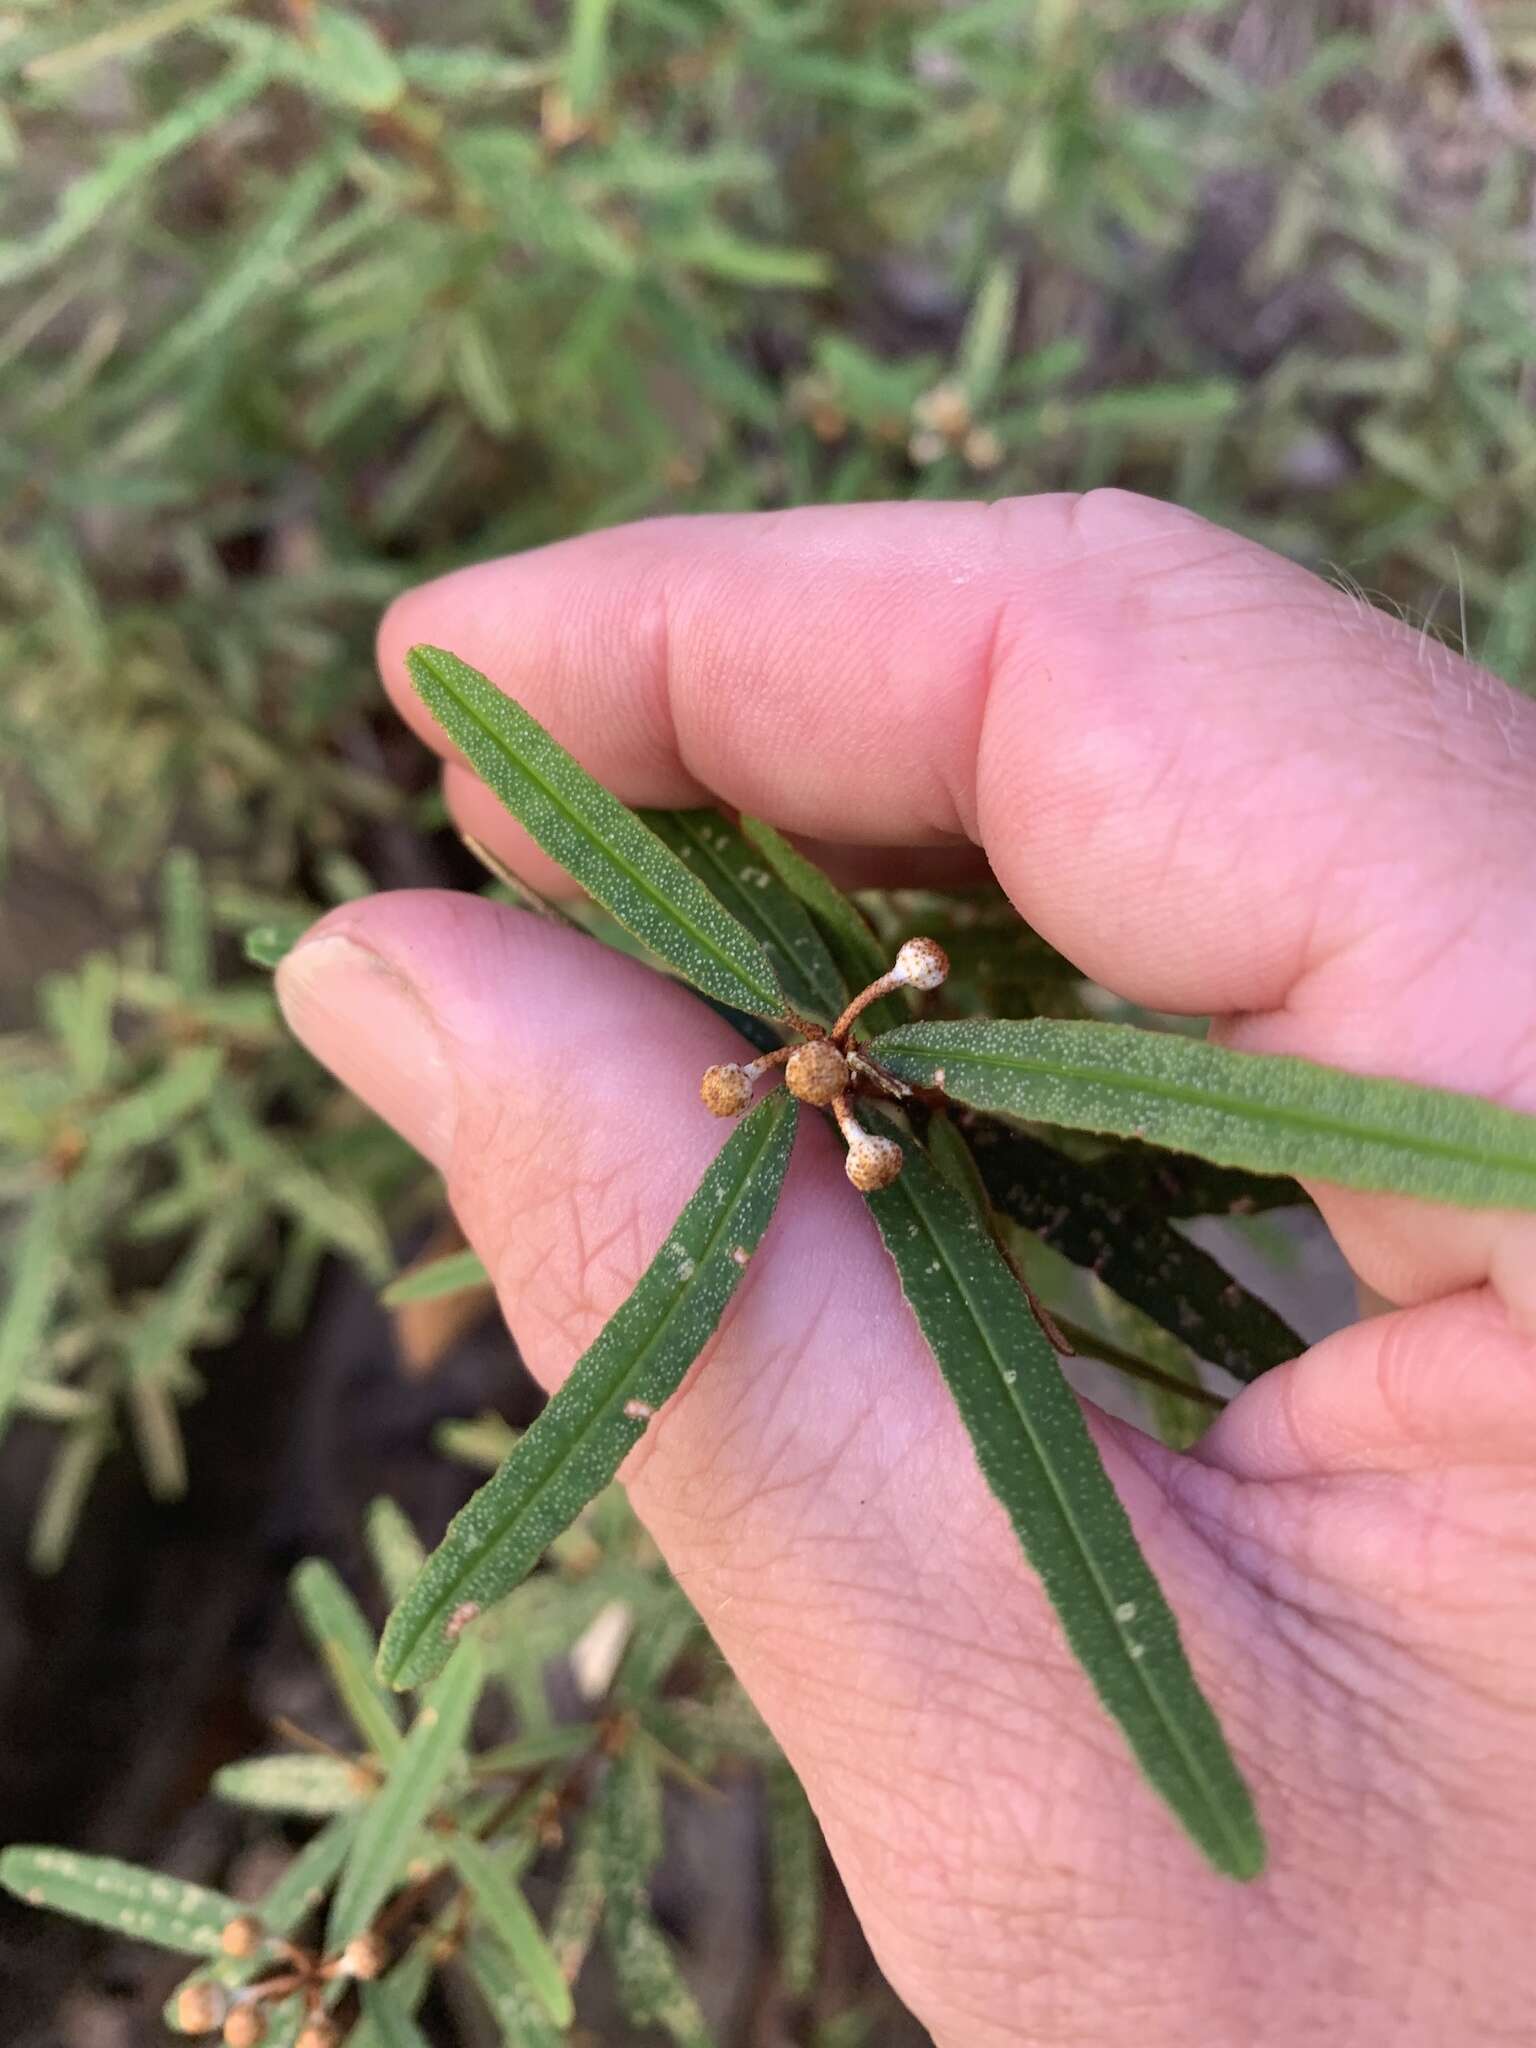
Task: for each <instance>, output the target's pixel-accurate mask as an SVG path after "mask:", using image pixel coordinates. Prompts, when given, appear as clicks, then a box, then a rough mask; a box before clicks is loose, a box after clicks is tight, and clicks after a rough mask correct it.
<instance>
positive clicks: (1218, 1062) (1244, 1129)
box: [879, 1017, 1536, 1209]
mask: <svg viewBox="0 0 1536 2048" xmlns="http://www.w3.org/2000/svg"><path fill="white" fill-rule="evenodd" d="M879 1047H880V1059H881V1061H882V1062H883V1063H884V1064H885V1065H886V1066H887V1067H889V1068H890V1070H891V1072H892V1073H894V1074H897V1075H899V1076H900V1077H901V1079H902V1080H904V1081H915V1082H918V1083H919V1084H921V1085H925V1086H928V1087H938V1088H941V1089H942V1090H943V1092H944V1093H945V1094H946V1095H948V1096H950V1097H952V1098H953V1100H955V1101H957V1102H964V1103H968V1104H969V1105H970V1106H971V1108H973V1109H984V1110H990V1111H992V1112H993V1113H995V1114H998V1115H1003V1116H1016V1117H1022V1118H1024V1119H1026V1120H1028V1121H1029V1122H1032V1123H1043V1124H1060V1125H1063V1126H1065V1127H1067V1128H1070V1129H1073V1130H1080V1131H1100V1132H1104V1133H1111V1134H1114V1135H1116V1136H1119V1137H1130V1138H1145V1139H1147V1140H1149V1141H1150V1142H1151V1143H1153V1144H1156V1145H1166V1146H1168V1147H1169V1148H1170V1149H1171V1150H1173V1151H1176V1152H1194V1153H1198V1154H1199V1155H1200V1156H1201V1157H1202V1158H1206V1159H1211V1160H1214V1161H1215V1162H1216V1164H1217V1165H1218V1166H1239V1167H1244V1168H1246V1169H1248V1170H1249V1171H1250V1172H1257V1173H1287V1174H1294V1175H1296V1176H1297V1177H1298V1178H1307V1179H1311V1180H1320V1181H1332V1182H1334V1183H1336V1184H1337V1185H1338V1186H1340V1187H1354V1188H1370V1189H1375V1190H1381V1191H1384V1192H1393V1193H1397V1194H1404V1195H1419V1196H1422V1197H1423V1198H1424V1199H1425V1200H1426V1201H1438V1202H1459V1203H1465V1204H1469V1205H1471V1206H1474V1207H1482V1208H1510V1209H1536V1116H1523V1115H1521V1114H1520V1113H1519V1112H1518V1111H1517V1110H1512V1109H1503V1108H1500V1107H1499V1106H1498V1105H1497V1104H1496V1103H1492V1102H1484V1101H1481V1100H1480V1099H1479V1098H1478V1097H1477V1096H1475V1095H1458V1094H1453V1093H1451V1092H1450V1090H1448V1089H1443V1088H1417V1087H1414V1086H1412V1085H1411V1084H1410V1083H1408V1082H1406V1081H1390V1080H1383V1079H1379V1078H1377V1077H1374V1076H1367V1075H1363V1074H1347V1073H1343V1072H1341V1071H1340V1070H1339V1069H1338V1068H1335V1067H1320V1066H1314V1065H1313V1063H1312V1062H1311V1061H1310V1060H1300V1059H1289V1058H1279V1057H1272V1056H1270V1055H1268V1054H1261V1053H1247V1052H1229V1051H1228V1050H1227V1049H1226V1048H1225V1047H1224V1046H1219V1045H1209V1044H1207V1043H1206V1042H1205V1041H1204V1040H1203V1039H1198V1038H1185V1037H1182V1036H1179V1035H1177V1034H1174V1033H1165V1032H1160V1031H1142V1030H1139V1029H1137V1028H1136V1027H1135V1026H1134V1025H1130V1024H1078V1023H1065V1024H1064V1023H1058V1022H1056V1021H1054V1020H1052V1019H1047V1018H1043V1017H1039V1018H1034V1019H1031V1020H1029V1021H1026V1022H1022V1023H1017V1022H1005V1023H993V1022H987V1021H984V1020H980V1021H977V1020H973V1021H969V1022H966V1023H961V1024H942V1023H941V1024H909V1025H905V1026H903V1028H902V1029H901V1030H899V1031H893V1032H889V1033H887V1035H886V1036H885V1037H884V1038H882V1039H881V1040H880V1042H879Z"/></svg>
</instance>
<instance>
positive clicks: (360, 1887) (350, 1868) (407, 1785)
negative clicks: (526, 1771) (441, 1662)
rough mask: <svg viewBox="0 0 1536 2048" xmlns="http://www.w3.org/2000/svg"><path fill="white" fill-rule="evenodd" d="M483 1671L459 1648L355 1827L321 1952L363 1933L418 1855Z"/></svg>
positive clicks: (466, 1646)
mask: <svg viewBox="0 0 1536 2048" xmlns="http://www.w3.org/2000/svg"><path fill="white" fill-rule="evenodd" d="M483 1676H484V1668H483V1666H482V1664H481V1661H480V1655H479V1652H478V1651H477V1650H476V1648H475V1645H474V1644H473V1643H460V1644H459V1646H458V1649H457V1650H456V1651H455V1652H454V1654H453V1656H452V1657H451V1658H450V1659H449V1662H448V1668H447V1669H446V1670H445V1671H444V1672H443V1674H442V1676H441V1677H440V1678H439V1679H438V1681H437V1683H436V1684H435V1685H434V1686H433V1687H432V1688H431V1690H430V1691H429V1692H428V1693H427V1695H426V1697H425V1698H424V1700H423V1701H422V1704H421V1707H420V1710H419V1711H418V1713H417V1715H416V1719H415V1721H414V1722H413V1723H412V1725H411V1732H410V1733H409V1735H407V1736H406V1738H405V1742H404V1744H403V1745H402V1747H401V1749H400V1752H399V1754H398V1755H397V1756H396V1757H395V1759H394V1761H393V1762H392V1763H391V1765H390V1768H389V1776H388V1778H387V1779H386V1780H385V1781H384V1784H383V1785H382V1786H381V1787H380V1788H379V1790H378V1791H377V1792H376V1793H375V1794H374V1796H373V1799H372V1801H371V1802H370V1804H369V1805H368V1807H367V1808H366V1810H365V1811H364V1814H363V1817H362V1820H361V1821H360V1822H359V1824H358V1829H357V1834H356V1837H355V1838H354V1841H353V1844H352V1851H351V1854H350V1855H349V1856H348V1858H347V1863H346V1868H345V1870H344V1871H343V1872H342V1877H341V1883H340V1884H339V1885H338V1886H337V1888H336V1896H335V1898H334V1899H333V1900H332V1901H331V1912H330V1918H329V1920H328V1921H327V1923H326V1937H325V1938H326V1946H327V1947H328V1948H330V1949H337V1948H341V1947H343V1946H344V1945H345V1944H346V1943H347V1942H349V1941H351V1940H352V1938H353V1937H354V1936H355V1935H359V1934H362V1933H364V1932H365V1931H366V1929H367V1928H368V1926H369V1924H370V1923H371V1922H372V1920H373V1916H374V1914H375V1913H377V1911H378V1910H379V1908H380V1906H382V1905H383V1903H384V1901H385V1899H387V1898H388V1897H389V1894H390V1893H391V1892H392V1891H393V1890H394V1889H395V1886H396V1884H397V1883H398V1882H399V1879H400V1875H401V1873H402V1872H403V1870H404V1869H405V1867H406V1865H407V1864H408V1863H409V1862H410V1860H411V1858H412V1856H413V1855H414V1854H415V1836H416V1830H417V1829H418V1828H419V1827H420V1826H421V1824H422V1822H423V1821H425V1820H426V1818H427V1816H428V1814H430V1813H431V1811H432V1808H433V1806H434V1805H435V1803H436V1801H437V1797H438V1795H439V1793H440V1792H441V1791H442V1789H443V1787H444V1785H445V1784H446V1783H447V1782H448V1779H449V1778H450V1776H451V1775H452V1774H453V1772H454V1771H455V1770H456V1769H457V1768H458V1767H459V1766H460V1765H461V1763H462V1762H463V1757H464V1739H465V1737H466V1735H467V1734H468V1732H469V1724H470V1719H471V1717H472V1715H473V1714H474V1711H475V1703H476V1701H477V1700H478V1699H479V1697H480V1687H481V1683H482V1680H483Z"/></svg>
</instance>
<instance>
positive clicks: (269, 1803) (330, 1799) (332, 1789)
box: [213, 1756, 363, 1814]
mask: <svg viewBox="0 0 1536 2048" xmlns="http://www.w3.org/2000/svg"><path fill="white" fill-rule="evenodd" d="M213 1790H214V1791H215V1792H216V1793H217V1794H218V1796H219V1798H220V1799H227V1800H229V1802H230V1803H231V1804H232V1805H234V1806H255V1807H260V1808H262V1809H264V1810H265V1811H266V1812H269V1813H318V1814H331V1813H342V1812H344V1811H345V1810H346V1809H347V1808H348V1807H349V1806H356V1805H357V1804H358V1803H359V1802H360V1800H361V1799H362V1797H363V1781H362V1779H361V1777H360V1774H359V1772H358V1771H357V1770H356V1769H355V1768H354V1766H353V1765H351V1764H349V1763H347V1762H346V1761H345V1760H344V1759H343V1758H341V1757H339V1756H253V1757H247V1758H245V1759H244V1761H243V1762H241V1763H237V1764H225V1765H224V1767H223V1768H222V1769H221V1770H217V1771H215V1772H214V1774H213Z"/></svg>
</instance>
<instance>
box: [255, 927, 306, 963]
mask: <svg viewBox="0 0 1536 2048" xmlns="http://www.w3.org/2000/svg"><path fill="white" fill-rule="evenodd" d="M313 923H314V919H313V918H297V917H295V918H292V919H288V920H285V921H282V922H275V923H272V924H256V925H252V926H251V928H250V930H249V931H248V932H247V933H246V934H245V937H244V939H243V941H242V942H241V943H242V947H243V950H244V953H245V957H246V959H247V960H249V961H250V963H251V965H252V966H253V967H276V966H277V964H278V962H279V961H280V960H282V959H283V958H284V956H285V955H286V954H289V953H291V952H292V951H293V949H294V947H295V946H296V945H297V944H298V943H299V940H300V939H302V938H303V936H304V934H305V933H306V932H307V931H308V930H309V927H310V925H311V924H313Z"/></svg>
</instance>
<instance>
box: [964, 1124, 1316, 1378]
mask: <svg viewBox="0 0 1536 2048" xmlns="http://www.w3.org/2000/svg"><path fill="white" fill-rule="evenodd" d="M967 1136H968V1138H969V1141H970V1147H971V1155H972V1157H973V1158H974V1159H975V1162H976V1167H977V1170H978V1172H979V1173H980V1175H981V1178H982V1181H983V1183H984V1185H985V1187H986V1190H987V1194H988V1197H989V1198H990V1200H991V1201H992V1203H993V1204H994V1206H995V1207H996V1208H998V1209H1001V1210H1002V1211H1003V1213H1004V1214H1005V1215H1007V1216H1011V1217H1012V1218H1013V1220H1014V1221H1015V1222H1016V1223H1021V1224H1022V1225H1023V1226H1024V1228H1025V1229H1026V1230H1028V1231H1031V1232H1033V1234H1034V1235H1035V1236H1036V1237H1038V1238H1039V1239H1040V1240H1041V1241H1042V1243H1044V1244H1048V1245H1049V1246H1050V1247H1051V1249H1052V1250H1053V1251H1058V1252H1060V1253H1061V1254H1062V1256H1063V1257H1064V1258H1068V1259H1070V1260H1071V1261H1072V1263H1073V1264H1074V1265H1076V1266H1085V1267H1087V1268H1088V1269H1089V1270H1090V1271H1091V1272H1092V1273H1094V1274H1095V1275H1096V1276H1097V1277H1098V1278H1099V1279H1100V1280H1102V1281H1103V1283H1104V1285H1105V1286H1106V1287H1108V1288H1110V1289H1112V1290H1113V1292H1114V1293H1116V1294H1118V1295H1119V1296H1120V1298H1121V1299H1122V1301H1128V1302H1130V1303H1131V1305H1132V1306H1133V1307H1135V1308H1139V1309H1141V1310H1142V1311H1143V1313H1144V1314H1146V1315H1149V1316H1151V1318H1152V1319H1153V1321H1154V1322H1156V1323H1159V1324H1160V1325H1161V1326H1162V1328H1163V1329H1165V1330H1167V1331H1168V1332H1169V1333H1170V1334H1171V1335H1172V1336H1175V1337H1177V1338H1178V1339H1179V1341H1180V1343H1182V1344H1187V1345H1188V1346H1189V1347H1190V1349H1191V1350H1192V1351H1194V1352H1196V1353H1197V1354H1198V1355H1199V1356H1200V1357H1201V1358H1207V1359H1209V1360H1210V1361H1211V1363H1212V1364H1213V1365H1219V1366H1222V1367H1223V1368H1224V1369H1225V1370H1226V1371H1227V1372H1230V1373H1232V1374H1234V1375H1235V1376H1236V1377H1237V1378H1238V1379H1241V1380H1252V1379H1256V1378H1257V1377H1258V1375H1259V1374H1260V1373H1262V1372H1267V1371H1268V1370H1269V1369H1270V1367H1271V1366H1276V1365H1282V1364H1284V1362H1285V1361H1286V1360H1287V1359H1288V1358H1294V1357H1295V1356H1296V1355H1297V1353H1298V1352H1300V1351H1301V1350H1302V1349H1303V1348H1304V1347H1303V1344H1302V1341H1301V1339H1300V1338H1299V1337H1298V1336H1297V1335H1296V1332H1295V1331H1294V1330H1293V1329H1292V1328H1291V1327H1290V1325H1289V1324H1288V1323H1287V1322H1286V1321H1285V1319H1284V1318H1283V1317H1282V1316H1280V1315H1278V1314H1276V1312H1275V1310H1274V1309H1272V1308H1271V1307H1270V1306H1269V1304H1268V1303H1267V1302H1264V1301H1261V1300H1260V1299H1259V1298H1258V1296H1257V1295H1253V1294H1250V1293H1249V1292H1248V1291H1247V1289H1246V1288H1244V1287H1243V1286H1241V1285H1240V1284H1239V1283H1238V1282H1237V1281H1236V1280H1234V1279H1233V1278H1232V1276H1231V1274H1230V1273H1228V1272H1226V1271H1225V1270H1224V1268H1223V1267H1222V1266H1221V1265H1220V1264H1219V1263H1218V1262H1217V1261H1216V1260H1215V1259H1213V1258H1212V1257H1211V1255H1210V1253H1209V1252H1206V1251H1203V1250H1202V1249H1201V1247H1200V1246H1199V1245H1197V1244H1194V1243H1192V1242H1191V1241H1190V1240H1189V1239H1188V1238H1187V1237H1184V1236H1182V1235H1181V1234H1180V1233H1179V1231H1177V1230H1176V1229H1175V1228H1174V1227H1173V1225H1172V1224H1171V1223H1170V1222H1169V1221H1168V1220H1167V1218H1166V1217H1165V1216H1161V1215H1159V1214H1158V1213H1157V1212H1156V1210H1155V1209H1153V1208H1151V1207H1149V1206H1147V1205H1146V1204H1145V1202H1144V1201H1143V1200H1142V1199H1141V1198H1140V1190H1139V1188H1138V1187H1137V1186H1136V1184H1135V1182H1134V1181H1133V1180H1132V1179H1131V1176H1129V1175H1123V1174H1122V1173H1121V1172H1120V1170H1119V1162H1118V1160H1117V1159H1116V1158H1115V1157H1114V1156H1113V1155H1111V1156H1110V1157H1109V1158H1108V1159H1105V1160H1102V1161H1099V1160H1092V1161H1087V1162H1084V1161H1081V1160H1077V1159H1073V1158H1071V1157H1069V1156H1068V1154H1067V1153H1065V1152H1062V1151H1060V1150H1058V1148H1057V1147H1056V1146H1054V1145H1047V1144H1044V1143H1043V1142H1042V1141H1041V1140H1040V1139H1038V1138H1034V1137H1030V1136H1029V1135H1028V1134H1026V1133H1025V1132H1023V1131H1014V1130H1008V1129H1005V1128H1003V1127H1002V1126H1000V1125H997V1124H989V1125H984V1126H980V1127H978V1128H975V1129H972V1130H970V1131H968V1133H967Z"/></svg>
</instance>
